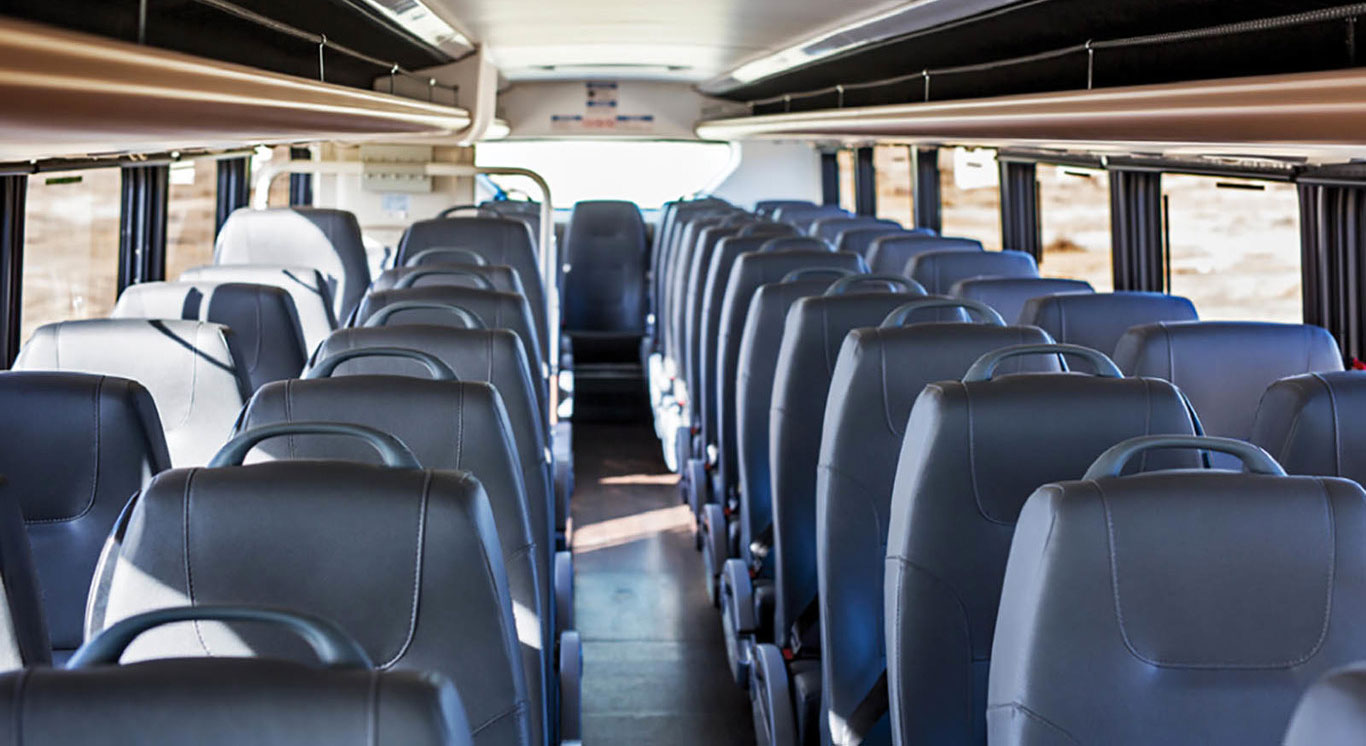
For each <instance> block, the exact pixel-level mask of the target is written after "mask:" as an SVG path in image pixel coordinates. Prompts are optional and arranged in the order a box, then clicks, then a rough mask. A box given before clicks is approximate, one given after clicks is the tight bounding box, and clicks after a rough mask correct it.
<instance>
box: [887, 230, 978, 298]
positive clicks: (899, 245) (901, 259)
mask: <svg viewBox="0 0 1366 746" xmlns="http://www.w3.org/2000/svg"><path fill="white" fill-rule="evenodd" d="M981 250H982V242H980V241H978V240H976V239H973V238H954V237H952V236H935V235H923V234H917V233H909V234H908V233H895V234H892V235H890V236H881V237H879V238H875V239H873V243H872V244H871V247H870V248H869V249H868V266H869V267H870V268H872V271H874V272H879V273H886V272H893V273H901V272H904V271H906V263H907V262H909V261H910V260H911V259H912V258H914V257H916V256H919V255H920V254H928V253H930V252H932V251H981ZM944 291H945V292H947V291H948V287H947V286H946V287H945V288H944Z"/></svg>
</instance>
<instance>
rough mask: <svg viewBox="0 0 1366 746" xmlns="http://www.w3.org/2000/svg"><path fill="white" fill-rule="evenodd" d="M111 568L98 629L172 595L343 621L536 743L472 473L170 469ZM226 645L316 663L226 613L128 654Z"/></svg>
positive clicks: (489, 522) (513, 736)
mask: <svg viewBox="0 0 1366 746" xmlns="http://www.w3.org/2000/svg"><path fill="white" fill-rule="evenodd" d="M244 548H249V550H250V551H243V550H244ZM102 568H103V569H104V574H103V575H102V576H101V578H99V583H98V585H97V587H96V588H95V589H94V590H93V593H92V597H91V606H90V612H89V614H88V617H87V630H88V632H89V633H91V634H93V633H95V632H98V631H99V630H101V629H104V628H105V627H107V626H108V625H111V624H113V623H115V622H117V621H119V620H121V619H124V618H127V617H129V616H131V615H134V614H138V613H141V612H145V611H149V610H152V609H159V608H166V607H170V606H184V605H187V604H193V605H200V606H203V605H211V604H247V605H253V606H267V607H277V608H288V609H292V610H296V611H299V612H303V613H308V614H312V615H314V616H318V617H322V618H324V619H330V620H332V621H334V622H335V623H336V624H337V625H339V626H340V627H341V628H342V629H343V630H344V631H345V632H347V633H348V634H350V635H351V636H352V637H354V638H355V639H356V641H357V642H359V643H360V645H361V647H362V648H363V649H364V650H365V652H366V653H367V654H368V655H369V657H370V659H371V660H372V661H374V662H375V664H376V665H377V666H379V667H380V668H381V669H384V670H397V671H419V672H425V671H434V672H437V673H440V674H444V675H446V676H448V677H449V678H450V679H451V681H452V682H453V683H454V684H455V686H456V689H457V690H458V691H459V692H460V694H461V699H462V700H463V702H464V706H465V712H466V715H467V717H468V720H469V724H470V727H471V729H472V732H473V734H474V743H475V744H479V745H482V746H494V745H497V746H503V745H504V744H506V745H508V746H521V745H524V744H530V743H535V742H536V741H535V739H534V737H533V733H534V731H533V730H532V722H533V721H532V710H533V705H532V703H531V699H530V695H529V693H528V692H529V690H528V685H527V681H526V679H525V676H524V674H523V669H522V666H521V661H520V655H519V652H518V642H517V627H516V624H515V622H514V616H513V611H512V602H511V596H510V594H509V591H508V579H507V575H506V571H505V570H504V564H503V562H502V551H501V550H500V548H499V538H498V530H497V527H496V526H495V522H494V516H493V513H492V510H491V508H490V506H489V499H488V497H487V495H486V494H485V493H484V488H483V487H482V486H481V485H480V484H479V482H478V481H477V480H476V479H474V478H473V477H472V476H470V475H468V474H465V473H463V472H449V471H434V470H422V469H409V468H393V467H388V466H375V465H372V464H361V463H348V462H341V461H275V462H270V463H262V464H252V465H248V466H230V467H223V468H212V469H177V470H172V471H168V472H163V473H161V474H160V475H158V476H157V477H156V478H155V479H153V480H152V483H151V484H150V485H148V486H147V488H146V489H145V490H143V491H142V493H140V494H139V495H138V496H137V497H136V498H134V501H133V502H132V504H131V507H130V509H129V510H128V511H126V513H125V515H124V516H123V518H122V519H121V521H120V523H119V524H118V526H117V527H116V530H115V533H114V534H113V538H112V539H111V541H110V543H109V545H108V546H107V548H106V550H105V555H104V557H103V558H102ZM231 655H252V656H257V657H266V658H283V659H287V660H301V659H302V660H312V657H311V656H312V653H311V651H307V650H306V649H303V648H302V646H301V645H300V644H299V643H298V642H297V641H296V640H295V639H294V638H293V637H292V636H289V635H285V634H283V633H280V632H278V631H277V630H275V629H272V628H260V627H258V626H256V625H251V626H248V625H243V624H238V623H217V622H214V623H196V624H176V625H170V626H165V627H160V628H158V629H154V630H151V631H150V632H148V633H146V634H144V635H142V636H141V637H139V638H138V639H137V640H135V641H134V642H133V644H132V645H131V646H130V647H129V648H128V653H127V656H126V657H125V660H130V661H138V660H147V659H160V658H180V657H202V656H215V657H218V656H231Z"/></svg>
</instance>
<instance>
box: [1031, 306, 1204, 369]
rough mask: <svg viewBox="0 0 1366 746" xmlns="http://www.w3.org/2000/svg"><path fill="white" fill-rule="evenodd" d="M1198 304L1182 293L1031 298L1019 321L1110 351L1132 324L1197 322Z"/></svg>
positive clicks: (1060, 337) (1059, 337) (1063, 339)
mask: <svg viewBox="0 0 1366 746" xmlns="http://www.w3.org/2000/svg"><path fill="white" fill-rule="evenodd" d="M1199 319H1200V316H1199V315H1198V314H1197V313H1196V312H1195V305H1194V304H1193V303H1191V302H1190V300H1188V299H1186V298H1182V297H1181V296H1179V295H1167V294H1166V293H1145V292H1137V291H1120V292H1115V293H1092V294H1089V295H1087V294H1069V295H1052V296H1042V297H1039V298H1031V299H1030V300H1029V301H1027V302H1026V303H1025V305H1024V308H1023V309H1021V310H1020V323H1021V324H1032V325H1034V326H1037V327H1039V328H1040V329H1043V330H1044V331H1046V332H1048V333H1049V334H1051V335H1052V336H1053V338H1054V339H1056V340H1057V341H1059V342H1065V343H1067V344H1078V345H1081V346H1083V347H1090V348H1091V349H1093V350H1100V351H1101V352H1104V353H1106V354H1111V353H1113V352H1114V350H1115V345H1117V344H1119V338H1120V337H1122V336H1124V332H1126V331H1128V330H1129V327H1132V326H1139V325H1141V324H1155V323H1157V322H1159V321H1198V320H1199Z"/></svg>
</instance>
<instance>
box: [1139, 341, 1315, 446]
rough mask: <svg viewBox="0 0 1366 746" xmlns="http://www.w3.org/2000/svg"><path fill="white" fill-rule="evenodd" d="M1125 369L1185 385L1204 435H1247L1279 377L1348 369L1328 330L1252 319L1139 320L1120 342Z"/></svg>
mask: <svg viewBox="0 0 1366 746" xmlns="http://www.w3.org/2000/svg"><path fill="white" fill-rule="evenodd" d="M1115 362H1116V363H1117V364H1118V365H1119V367H1120V368H1121V369H1122V370H1123V371H1124V373H1125V375H1131V376H1153V377H1156V378H1164V379H1166V380H1169V381H1171V382H1173V383H1175V384H1176V385H1177V386H1180V387H1181V390H1182V391H1183V392H1184V393H1185V394H1186V396H1187V397H1189V398H1190V401H1191V405H1192V406H1194V407H1195V411H1196V413H1197V415H1198V416H1199V417H1200V424H1201V425H1202V426H1203V427H1204V430H1205V434H1206V435H1218V436H1224V437H1229V438H1240V439H1245V438H1247V437H1248V436H1249V435H1250V434H1251V432H1252V420H1253V418H1254V417H1255V415H1256V412H1257V402H1258V401H1259V400H1260V399H1261V396H1262V393H1263V392H1264V391H1266V389H1267V387H1268V386H1270V385H1271V383H1272V382H1273V381H1275V380H1276V379H1278V378H1285V377H1286V376H1293V375H1298V374H1300V373H1313V372H1326V371H1336V370H1342V354H1341V353H1340V352H1339V351H1338V345H1337V342H1336V341H1334V339H1333V337H1332V335H1330V334H1329V333H1328V332H1327V331H1325V330H1324V329H1322V328H1320V327H1317V326H1311V325H1308V324H1273V323H1264V322H1254V321H1180V322H1159V323H1156V324H1143V325H1141V326H1135V327H1133V328H1131V329H1129V331H1127V332H1126V333H1125V334H1124V336H1123V337H1121V338H1120V340H1119V343H1118V344H1117V345H1116V346H1115Z"/></svg>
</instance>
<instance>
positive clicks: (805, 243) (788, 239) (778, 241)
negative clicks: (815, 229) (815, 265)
mask: <svg viewBox="0 0 1366 746" xmlns="http://www.w3.org/2000/svg"><path fill="white" fill-rule="evenodd" d="M759 251H772V252H778V251H830V244H828V243H826V242H824V241H822V240H820V239H819V238H812V237H811V236H779V237H777V238H772V239H769V240H768V241H765V242H764V243H763V244H762V245H760V246H759Z"/></svg>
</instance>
